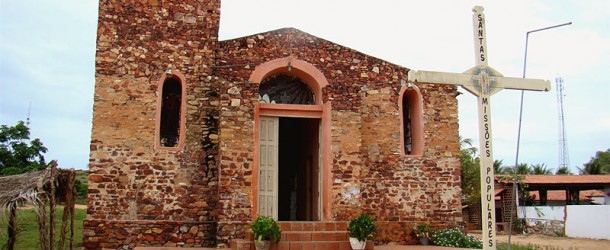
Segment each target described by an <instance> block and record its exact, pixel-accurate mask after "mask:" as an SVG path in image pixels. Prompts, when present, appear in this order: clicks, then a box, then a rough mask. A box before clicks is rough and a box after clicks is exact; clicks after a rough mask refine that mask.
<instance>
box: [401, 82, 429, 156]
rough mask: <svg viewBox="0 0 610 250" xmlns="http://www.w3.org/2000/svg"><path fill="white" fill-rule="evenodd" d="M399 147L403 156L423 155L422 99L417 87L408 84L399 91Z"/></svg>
mask: <svg viewBox="0 0 610 250" xmlns="http://www.w3.org/2000/svg"><path fill="white" fill-rule="evenodd" d="M399 102H400V103H399V107H400V120H401V131H400V132H401V135H402V136H401V138H402V141H401V145H402V149H401V151H402V152H403V154H404V155H411V156H422V155H423V154H424V137H423V135H424V131H423V116H422V98H421V93H420V92H419V89H418V88H417V86H415V85H413V84H411V83H409V84H405V85H404V86H403V87H402V89H401V90H400V98H399Z"/></svg>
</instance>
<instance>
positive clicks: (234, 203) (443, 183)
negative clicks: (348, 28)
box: [214, 28, 461, 243]
mask: <svg viewBox="0 0 610 250" xmlns="http://www.w3.org/2000/svg"><path fill="white" fill-rule="evenodd" d="M220 46H221V50H220V52H219V59H220V60H219V64H218V65H217V66H216V67H215V68H214V70H215V74H217V75H222V76H223V77H224V79H226V80H227V84H224V86H226V87H225V88H223V91H222V93H221V96H223V101H222V105H223V107H222V112H223V115H221V120H222V121H221V125H220V130H221V132H220V134H221V141H222V142H223V143H222V146H221V149H220V151H221V154H222V162H221V167H220V176H221V186H220V187H219V189H220V193H221V201H219V202H220V203H221V204H222V206H221V208H220V210H221V211H226V217H223V218H226V219H227V222H222V220H221V221H219V225H220V224H223V223H229V224H230V225H233V226H230V227H227V228H226V231H225V230H223V229H222V228H221V227H220V226H219V231H218V234H219V235H230V234H235V235H241V233H235V232H233V231H231V230H236V227H235V225H241V224H244V223H245V224H247V222H248V220H251V215H250V213H251V207H250V206H253V204H248V202H251V201H252V199H251V197H252V192H253V191H252V190H251V189H250V185H251V182H252V181H253V180H252V179H251V178H250V176H249V175H250V174H251V168H249V164H247V163H244V162H242V161H241V160H238V159H239V158H244V159H251V158H252V157H253V156H252V150H251V149H252V147H253V146H254V144H253V142H252V139H253V135H252V131H251V129H252V128H253V113H252V111H253V109H254V103H256V102H257V98H258V92H257V91H258V87H257V86H252V84H251V83H248V82H247V80H248V78H249V77H250V75H251V74H252V72H253V70H254V68H255V67H256V66H257V65H259V64H262V63H265V62H267V61H270V60H274V59H277V58H284V57H288V56H292V57H294V58H297V59H300V60H305V61H307V62H309V63H311V64H313V65H314V66H315V67H316V68H317V69H319V70H320V71H322V73H323V74H324V76H325V77H326V78H327V80H328V82H329V86H327V87H326V88H324V89H323V90H322V95H323V100H324V102H331V106H332V127H331V143H332V144H331V154H332V204H333V206H332V215H333V218H334V219H335V220H338V221H340V220H349V219H351V218H353V217H355V216H357V215H358V214H360V213H362V212H366V213H369V214H372V215H373V217H374V218H375V219H376V220H377V221H379V222H378V223H379V224H380V225H383V226H382V227H381V228H380V232H379V233H378V234H377V238H376V239H377V240H378V241H382V242H400V243H415V240H414V239H413V237H412V234H411V232H412V228H413V226H414V224H415V223H418V222H422V221H426V222H429V223H432V224H433V226H434V227H436V228H440V227H449V226H455V225H457V224H458V223H460V222H461V203H460V192H461V191H460V179H459V176H460V168H459V139H458V134H457V131H458V123H457V99H456V98H455V96H456V94H457V89H456V87H454V86H449V85H447V86H437V85H430V84H428V85H426V84H419V85H418V87H419V88H420V90H421V92H422V95H423V100H424V107H423V108H424V112H423V115H424V128H425V132H424V133H425V134H424V136H425V154H424V157H420V158H411V157H406V156H402V155H401V153H400V145H401V144H400V140H401V136H400V114H399V111H398V97H399V95H400V93H399V92H400V89H401V86H402V84H405V83H406V78H407V77H406V74H407V71H408V70H407V69H405V68H402V67H400V66H396V65H393V64H390V63H387V62H384V61H382V60H379V59H377V58H374V57H370V56H367V55H364V54H361V53H360V52H357V51H354V50H351V49H349V48H346V47H342V46H338V45H336V44H333V43H331V42H328V41H326V40H323V39H320V38H317V37H314V36H311V35H309V34H307V33H304V32H301V31H298V30H295V29H290V28H289V29H281V30H276V31H271V32H268V33H261V34H256V35H252V36H248V37H243V38H237V39H233V40H228V41H222V42H221V43H220ZM225 90H226V92H225ZM244 90H246V91H244ZM246 93H247V94H246ZM225 113H226V114H227V115H226V116H225V115H224V114H225ZM237 128H239V129H241V130H242V132H241V133H235V130H236V129H237ZM225 130H228V131H230V132H229V135H227V136H225V135H224V131H225ZM236 147H237V148H239V149H238V150H236ZM224 152H226V153H227V154H225V153H224ZM225 184H230V185H228V186H225ZM225 193H226V194H227V197H231V199H224V200H223V198H222V197H223V195H224V194H225ZM229 194H232V195H231V196H229ZM235 199H237V200H235ZM242 202H244V203H242ZM220 213H221V214H224V213H225V212H220ZM240 227H241V226H239V227H238V228H237V230H239V228H240ZM223 231H225V232H223ZM397 232H399V233H397ZM228 238H231V237H230V236H229V237H227V238H224V237H223V240H225V239H228Z"/></svg>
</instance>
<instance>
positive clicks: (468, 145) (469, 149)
mask: <svg viewBox="0 0 610 250" xmlns="http://www.w3.org/2000/svg"><path fill="white" fill-rule="evenodd" d="M465 146H466V147H465ZM460 147H461V150H462V151H465V152H467V153H468V154H470V156H471V157H472V158H474V157H475V156H476V155H477V147H475V146H473V145H472V139H471V138H466V139H462V136H460Z"/></svg>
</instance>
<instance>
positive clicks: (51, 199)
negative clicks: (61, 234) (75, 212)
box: [42, 161, 57, 250]
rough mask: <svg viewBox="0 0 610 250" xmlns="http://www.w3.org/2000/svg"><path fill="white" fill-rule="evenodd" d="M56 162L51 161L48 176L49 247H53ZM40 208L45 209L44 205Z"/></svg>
mask: <svg viewBox="0 0 610 250" xmlns="http://www.w3.org/2000/svg"><path fill="white" fill-rule="evenodd" d="M56 166H57V163H55V161H53V162H51V176H50V177H49V179H50V180H49V211H50V215H49V249H50V250H53V249H54V248H55V167H56ZM42 209H45V208H44V207H43V208H42Z"/></svg>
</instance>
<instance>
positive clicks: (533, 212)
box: [517, 206, 565, 221]
mask: <svg viewBox="0 0 610 250" xmlns="http://www.w3.org/2000/svg"><path fill="white" fill-rule="evenodd" d="M517 214H518V216H519V218H520V219H523V218H525V217H526V216H527V218H528V219H540V220H560V221H563V220H564V218H565V215H564V214H565V207H564V206H552V207H547V206H527V207H519V209H518V210H517Z"/></svg>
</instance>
